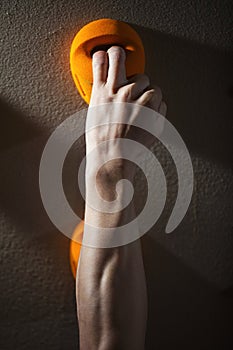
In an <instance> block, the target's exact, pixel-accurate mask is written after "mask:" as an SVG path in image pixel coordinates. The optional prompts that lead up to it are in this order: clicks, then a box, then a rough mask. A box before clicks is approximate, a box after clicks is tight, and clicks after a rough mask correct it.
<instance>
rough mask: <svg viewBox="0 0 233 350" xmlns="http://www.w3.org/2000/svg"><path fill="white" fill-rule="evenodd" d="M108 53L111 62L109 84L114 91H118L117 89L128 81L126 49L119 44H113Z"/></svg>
mask: <svg viewBox="0 0 233 350" xmlns="http://www.w3.org/2000/svg"><path fill="white" fill-rule="evenodd" d="M107 53H108V62H109V68H108V77H107V85H108V86H109V87H110V88H111V89H112V91H117V89H118V88H119V87H120V86H122V85H124V84H125V83H126V81H127V78H126V70H125V58H126V54H125V50H124V49H122V48H121V47H119V46H111V47H110V49H108V51H107Z"/></svg>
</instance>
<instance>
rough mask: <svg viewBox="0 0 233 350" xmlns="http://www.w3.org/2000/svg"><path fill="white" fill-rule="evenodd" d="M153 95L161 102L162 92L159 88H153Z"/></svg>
mask: <svg viewBox="0 0 233 350" xmlns="http://www.w3.org/2000/svg"><path fill="white" fill-rule="evenodd" d="M155 94H156V96H157V97H158V99H159V100H162V98H163V94H162V90H161V89H160V87H159V86H156V87H155Z"/></svg>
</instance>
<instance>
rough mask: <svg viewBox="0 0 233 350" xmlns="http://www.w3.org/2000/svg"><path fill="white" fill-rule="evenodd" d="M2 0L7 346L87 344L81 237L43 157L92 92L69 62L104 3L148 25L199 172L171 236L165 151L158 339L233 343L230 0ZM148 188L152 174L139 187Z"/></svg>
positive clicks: (0, 281)
mask: <svg viewBox="0 0 233 350" xmlns="http://www.w3.org/2000/svg"><path fill="white" fill-rule="evenodd" d="M0 6H1V14H0V16H1V17H0V32H1V38H0V45H1V51H0V57H1V61H0V67H1V80H0V89H1V95H0V112H1V114H0V115H1V127H0V133H1V134H0V135H1V137H0V149H1V153H0V162H1V163H0V164H1V172H0V207H1V214H0V249H1V255H0V263H1V265H0V266H1V269H0V349H1V350H8V349H9V350H11V349H19V350H23V349H27V350H29V349H33V350H41V349H49V350H50V349H56V350H57V349H61V350H63V349H77V347H78V345H77V344H78V331H77V323H76V314H75V298H74V281H73V279H72V276H71V273H70V268H69V260H68V258H69V254H68V253H69V252H68V249H69V240H68V239H67V238H66V237H64V236H63V235H62V234H61V233H59V232H58V231H57V230H56V229H55V228H54V226H53V225H52V224H51V223H50V221H49V219H48V217H47V215H46V213H45V211H44V209H43V206H42V203H41V200H40V195H39V188H38V167H39V161H40V157H41V152H42V150H43V147H44V144H45V141H46V139H47V137H48V135H49V133H50V132H51V131H52V130H53V129H54V128H55V127H56V126H57V125H59V123H60V122H61V121H63V120H64V119H65V118H67V117H68V116H69V115H71V114H72V113H74V112H75V111H77V110H79V109H81V108H83V107H84V106H85V104H84V102H83V101H82V100H81V98H80V97H79V95H78V93H77V91H76V89H75V86H74V83H73V81H72V78H71V74H70V71H69V49H70V45H71V42H72V39H73V37H74V35H75V34H76V32H77V31H78V30H79V29H80V28H81V27H82V26H83V25H84V24H85V23H87V22H89V21H91V20H94V19H97V18H102V17H111V18H115V19H120V20H124V21H127V22H129V23H131V24H132V25H134V26H135V28H136V29H137V30H138V32H139V33H140V35H141V36H142V38H143V41H144V44H145V48H146V54H147V72H148V74H149V75H150V77H151V80H152V82H154V83H156V84H158V85H160V86H161V88H162V89H163V92H164V98H165V100H166V101H167V104H168V119H170V120H171V121H172V123H173V124H174V125H175V126H176V128H177V129H178V131H179V132H180V133H181V135H182V137H183V139H184V140H185V142H186V144H187V146H188V148H189V150H190V153H191V156H192V160H193V165H194V172H195V191H194V195H193V199H192V203H191V206H190V208H189V211H188V213H187V215H186V217H185V218H184V220H183V222H182V223H181V225H180V226H179V227H178V228H177V229H176V231H175V232H174V233H173V234H172V235H168V236H166V235H165V234H164V233H163V230H164V225H165V223H166V221H167V218H168V215H169V212H170V210H171V208H172V205H173V204H174V198H175V195H176V190H177V179H176V174H175V172H174V170H173V169H170V168H171V167H170V165H169V164H170V163H171V162H169V161H167V159H168V158H167V156H164V157H163V156H161V160H162V162H163V165H164V168H165V172H166V174H167V180H168V188H169V193H170V194H169V197H168V200H167V204H166V207H165V211H164V213H163V215H162V217H161V219H160V220H159V222H158V223H157V224H156V225H155V227H154V228H153V229H152V230H151V231H150V232H149V234H148V235H146V236H145V237H144V238H143V252H144V258H145V266H146V274H147V281H148V293H149V320H148V333H147V349H169V348H171V347H172V348H175V349H178V348H179V349H212V350H213V349H221V350H222V349H230V348H231V347H230V343H232V338H231V337H232V335H231V325H232V323H231V321H232V319H231V307H232V298H233V293H232V279H233V264H232V254H233V250H232V248H233V238H232V235H233V232H232V218H233V210H232V209H233V206H232V190H233V178H232V157H231V155H232V114H231V113H230V112H231V111H232V109H231V107H232V98H233V86H232V70H233V69H232V51H231V50H232V41H231V39H232V37H231V34H232V5H231V1H217V0H212V1H194V0H193V1H184V0H180V1H176V0H170V1H166V0H161V1H149V0H147V1H140V0H137V1H133V0H129V1H120V0H114V1H113V0H110V1H107V0H104V1H98V0H97V1H91V0H87V1H86V2H81V1H79V0H78V1H74V0H61V1H52V0H42V1H39V0H38V1H30V0H28V1H16V0H15V1H12V0H8V1H4V0H3V1H1V4H0ZM78 149H79V153H78V155H79V156H80V157H82V155H83V152H84V151H83V148H82V147H79V148H78ZM158 153H159V154H160V152H158ZM76 156H77V155H76ZM74 157H75V152H73V155H72V152H71V155H70V156H69V157H68V159H67V162H66V167H65V173H64V183H65V187H66V192H67V196H68V197H70V201H71V202H72V205H73V206H74V207H76V210H77V211H80V210H81V204H82V203H81V201H80V200H77V197H75V196H74V194H73V192H74V191H73V188H74V181H75V175H76V169H75V166H74V159H75V158H74ZM76 190H77V189H76ZM142 192H144V187H143V185H141V187H140V186H139V190H138V191H137V196H138V198H139V197H140V195H141V193H142ZM80 203H81V204H80Z"/></svg>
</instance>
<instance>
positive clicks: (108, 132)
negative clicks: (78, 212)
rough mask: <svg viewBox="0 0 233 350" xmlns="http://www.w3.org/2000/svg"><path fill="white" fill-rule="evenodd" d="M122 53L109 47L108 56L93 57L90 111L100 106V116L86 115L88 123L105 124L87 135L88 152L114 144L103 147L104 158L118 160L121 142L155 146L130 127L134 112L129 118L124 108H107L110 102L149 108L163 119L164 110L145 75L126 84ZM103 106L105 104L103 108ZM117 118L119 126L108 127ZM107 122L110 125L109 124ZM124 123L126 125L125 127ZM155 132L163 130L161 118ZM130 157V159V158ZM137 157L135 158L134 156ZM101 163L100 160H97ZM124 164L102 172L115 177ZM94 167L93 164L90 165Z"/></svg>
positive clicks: (114, 164)
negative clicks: (101, 144)
mask: <svg viewBox="0 0 233 350" xmlns="http://www.w3.org/2000/svg"><path fill="white" fill-rule="evenodd" d="M125 58H126V56H125V51H124V50H123V49H122V48H121V47H118V46H112V47H111V48H110V49H109V50H108V51H107V52H105V51H97V52H95V53H94V55H93V80H94V83H93V88H92V95H91V101H90V107H94V106H99V105H102V107H101V109H97V111H100V110H101V113H98V116H97V115H96V110H95V108H90V109H89V112H88V115H87V123H90V124H92V123H94V120H95V118H98V122H103V123H106V125H105V126H101V127H98V128H96V129H95V130H93V131H91V132H89V133H88V134H87V135H86V147H87V151H89V150H90V149H92V148H95V147H96V146H97V145H98V144H99V143H100V142H103V141H107V140H110V139H111V140H115V143H114V144H113V143H112V142H111V144H109V146H110V147H109V148H108V147H107V146H106V148H105V155H106V154H108V155H111V158H112V159H114V158H117V157H120V143H121V141H120V139H122V138H131V139H134V140H135V141H137V142H139V143H141V144H144V145H145V146H147V147H150V146H151V144H152V143H153V142H154V137H153V136H152V135H150V134H147V133H145V132H142V131H141V130H140V129H138V128H136V127H133V126H132V125H130V123H127V122H129V121H133V120H134V119H135V118H137V108H136V107H135V108H134V109H133V112H134V113H131V114H130V115H129V110H128V109H127V108H124V105H123V104H116V105H114V104H110V105H108V103H110V102H128V103H134V104H137V105H140V106H146V107H149V108H152V109H153V110H155V111H157V112H158V113H160V114H162V115H164V116H165V115H166V110H167V106H166V104H165V103H164V102H163V101H162V93H161V90H160V88H158V87H154V88H153V89H152V88H150V87H149V86H150V81H149V78H148V77H147V76H146V75H144V74H138V75H135V76H133V77H132V78H130V79H129V80H127V78H126V71H125ZM103 104H106V105H105V106H103ZM115 113H116V114H117V119H118V120H119V119H120V121H121V122H122V124H117V125H115V124H111V123H110V121H111V120H113V119H114V118H113V115H114V114H115ZM108 121H109V123H108ZM124 123H125V124H124ZM156 123H157V125H156V127H157V129H159V130H161V131H162V129H163V120H162V118H159V117H158V118H157V120H156ZM101 156H103V154H102V155H101V154H99V155H98V154H97V158H99V157H100V158H101ZM132 156H133V155H132ZM134 156H135V157H137V154H135V155H134ZM104 158H106V157H105V156H104ZM100 160H101V159H100ZM123 164H125V162H124V161H122V160H120V159H119V158H118V160H116V161H115V162H113V161H112V162H110V163H109V164H108V165H106V166H105V167H104V168H105V170H107V171H108V172H109V171H112V173H113V174H114V173H115V171H116V169H117V168H118V169H119V167H121V168H124V166H123ZM91 166H92V167H93V166H94V164H91Z"/></svg>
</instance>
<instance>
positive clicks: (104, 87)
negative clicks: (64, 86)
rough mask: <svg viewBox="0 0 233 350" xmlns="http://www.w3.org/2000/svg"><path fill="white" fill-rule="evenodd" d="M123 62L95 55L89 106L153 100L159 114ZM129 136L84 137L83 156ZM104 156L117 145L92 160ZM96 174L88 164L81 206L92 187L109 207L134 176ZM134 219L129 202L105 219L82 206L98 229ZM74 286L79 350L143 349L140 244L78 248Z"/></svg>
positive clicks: (118, 53)
mask: <svg viewBox="0 0 233 350" xmlns="http://www.w3.org/2000/svg"><path fill="white" fill-rule="evenodd" d="M124 60H125V55H124V51H123V50H122V49H120V48H117V47H111V48H110V49H109V50H108V52H107V53H106V52H103V51H99V52H97V53H95V54H94V56H93V74H94V84H93V89H92V97H91V103H90V106H94V105H98V104H101V103H106V102H112V101H116V102H135V101H136V102H137V103H138V104H142V105H145V104H147V103H148V102H149V101H152V100H153V97H155V98H154V103H157V104H159V105H160V108H161V109H163V108H164V104H163V103H161V98H160V97H159V98H158V94H157V95H156V96H155V90H148V86H149V80H148V78H147V77H146V76H144V75H141V76H139V77H136V78H133V79H132V80H131V81H129V82H126V75H125V67H124ZM159 91H160V90H159ZM159 112H160V110H159ZM88 117H89V116H87V118H88ZM92 117H93V115H92ZM99 117H100V116H98V118H99ZM122 118H123V117H122ZM122 122H124V118H123V119H122ZM128 131H129V130H128V129H127V130H126V129H125V128H124V127H122V128H120V127H119V126H118V127H116V128H113V127H112V126H111V127H108V125H107V126H106V127H105V128H103V130H102V131H101V132H96V133H95V132H94V134H93V135H92V137H91V136H89V137H88V136H87V137H86V147H87V150H88V149H89V148H90V149H91V148H92V147H95V146H96V145H97V144H98V141H99V142H101V141H103V140H105V139H106V140H108V139H113V138H117V137H127V132H128ZM100 135H101V136H100ZM108 152H110V153H111V155H112V156H113V157H112V158H113V159H114V158H115V156H116V155H119V148H118V147H117V143H116V147H111V149H110V148H109V149H108V148H106V149H105V154H104V155H103V153H101V152H100V153H97V155H96V157H97V158H96V160H100V163H101V162H102V163H103V162H104V159H105V155H106V154H108ZM97 163H98V162H97ZM96 170H97V168H96V167H95V164H94V163H93V162H92V163H89V162H88V161H87V164H86V199H87V201H86V203H87V202H88V198H91V196H92V191H93V184H95V183H96V185H97V189H98V191H99V193H100V194H101V196H102V198H104V199H105V200H107V201H112V200H114V199H115V194H116V193H115V185H116V183H117V181H118V180H120V179H122V178H125V177H127V178H128V179H129V180H130V181H132V180H133V176H134V169H133V168H129V167H128V165H127V164H126V163H125V162H123V160H121V159H118V160H115V161H111V162H109V163H107V164H106V166H104V167H102V168H101V172H99V173H98V176H97V178H96ZM124 186H125V185H124V184H123V187H122V188H121V192H120V193H119V201H120V202H121V201H123V200H124V197H123V196H124V193H125V190H126V189H124ZM98 204H99V206H100V207H101V199H100V202H99V203H98V201H97V203H95V205H96V207H98ZM115 205H116V208H115V209H117V204H116V203H115V204H113V208H112V209H114V206H115ZM134 215H135V211H134V205H133V203H132V202H131V204H130V205H129V206H127V207H126V208H125V209H124V210H121V211H117V212H116V213H111V214H107V215H106V214H105V213H101V212H99V211H95V210H94V209H92V208H91V207H89V206H88V204H86V206H85V218H84V221H85V222H89V223H90V224H93V225H95V226H98V227H109V228H116V227H118V226H121V225H123V224H124V223H126V222H128V221H131V220H132V219H133V218H134ZM135 230H138V227H135ZM136 233H137V232H136ZM96 234H98V233H97V232H96ZM116 234H117V232H116ZM85 235H88V230H86V228H85V226H84V237H85ZM76 281H77V286H76V287H77V289H76V290H77V293H76V294H77V310H78V321H79V333H80V349H81V350H92V349H101V350H105V349H106V350H114V349H120V350H124V349H127V350H128V349H134V350H137V349H138V350H142V349H144V343H145V332H146V320H147V295H146V281H145V273H144V267H143V260H142V252H141V245H140V239H137V240H135V241H134V242H132V243H129V244H127V245H123V246H119V247H115V248H92V247H88V246H85V245H83V246H82V250H81V255H80V260H79V266H78V271H77V279H76Z"/></svg>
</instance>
